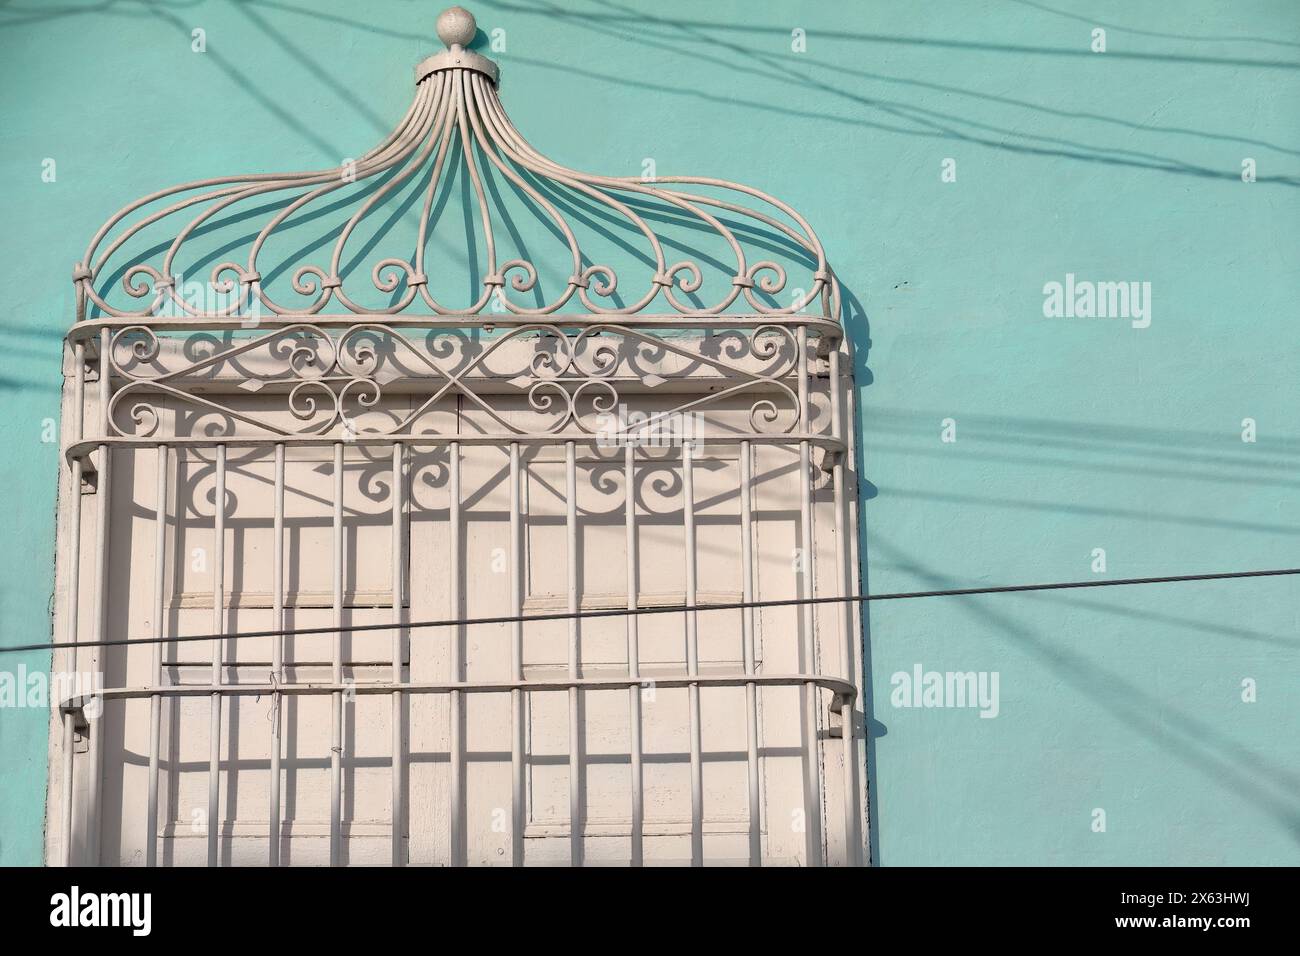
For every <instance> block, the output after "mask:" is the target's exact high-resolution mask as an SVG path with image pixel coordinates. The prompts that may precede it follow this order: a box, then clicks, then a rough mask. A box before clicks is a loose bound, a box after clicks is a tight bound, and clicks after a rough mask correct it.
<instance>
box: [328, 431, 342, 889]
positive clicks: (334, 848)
mask: <svg viewBox="0 0 1300 956" xmlns="http://www.w3.org/2000/svg"><path fill="white" fill-rule="evenodd" d="M334 626H335V627H342V626H343V443H342V442H335V443H334ZM333 656H334V667H333V679H334V683H335V684H342V683H343V632H342V631H335V632H334V655H333ZM330 708H331V712H330V727H331V731H330V866H339V865H340V863H341V862H342V843H343V693H342V691H337V690H336V691H334V692H333V693H332V694H330Z"/></svg>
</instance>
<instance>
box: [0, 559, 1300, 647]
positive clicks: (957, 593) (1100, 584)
mask: <svg viewBox="0 0 1300 956" xmlns="http://www.w3.org/2000/svg"><path fill="white" fill-rule="evenodd" d="M1288 574H1300V568H1275V569H1272V570H1268V571H1222V572H1218V573H1213V574H1175V575H1168V576H1165V577H1154V578H1114V579H1112V580H1102V581H1059V582H1056V583H1053V584H1003V585H997V586H991V587H983V588H947V589H943V590H936V591H896V592H894V593H892V594H853V595H848V596H846V597H819V598H785V599H779V600H771V601H728V602H724V603H721V604H695V605H686V604H679V605H665V606H663V607H641V608H635V609H629V608H611V609H609V610H605V611H555V612H553V613H549V614H503V615H497V616H493V617H468V618H452V619H449V620H442V621H409V622H407V623H404V624H393V623H391V622H389V623H387V624H349V625H342V626H337V627H336V626H332V625H331V626H321V627H290V628H281V629H278V630H268V631H237V632H235V633H233V634H191V635H184V636H180V637H137V638H123V639H119V640H113V641H58V642H49V643H46V644H19V645H17V646H15V647H0V653H3V652H6V651H8V652H16V651H43V650H54V649H66V648H74V647H124V646H126V645H128V644H131V645H137V644H181V643H188V642H189V641H217V640H222V641H224V640H237V639H241V638H250V637H301V636H303V635H307V634H352V633H356V632H359V631H391V630H394V629H395V628H396V629H402V630H415V629H417V628H429V627H472V626H474V625H476V624H513V623H514V622H516V621H523V622H528V621H568V620H574V619H577V620H588V619H591V618H600V617H627V616H630V615H642V614H684V613H687V612H689V611H738V610H743V609H745V608H764V607H795V606H799V605H804V604H839V603H844V602H851V603H858V602H863V603H865V602H867V601H902V600H908V599H911V598H932V597H961V596H963V595H972V594H1010V593H1013V592H1017V591H1061V590H1066V589H1069V588H1113V587H1120V586H1124V585H1134V584H1175V583H1178V582H1181V581H1223V580H1229V579H1232V578H1269V577H1279V576H1282V575H1288Z"/></svg>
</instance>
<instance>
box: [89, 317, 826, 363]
mask: <svg viewBox="0 0 1300 956" xmlns="http://www.w3.org/2000/svg"><path fill="white" fill-rule="evenodd" d="M374 322H382V323H383V324H384V325H386V326H391V327H392V328H397V329H445V330H455V329H510V328H517V327H519V326H523V325H551V326H558V327H559V328H581V327H584V326H589V325H600V326H610V327H611V331H616V330H617V328H618V327H619V326H624V327H626V328H630V329H656V330H662V329H680V330H691V329H748V328H758V327H761V326H765V325H772V326H782V327H789V326H795V325H806V326H807V327H808V331H809V332H810V333H816V334H818V335H824V336H826V337H827V339H828V343H829V342H830V341H835V342H838V341H839V340H840V339H841V338H842V337H843V335H844V328H843V326H841V325H840V324H839V323H838V322H836V321H835V320H834V319H828V318H826V317H825V316H821V315H813V314H809V313H803V312H799V313H793V314H791V313H780V314H773V315H764V314H762V313H753V312H748V313H742V312H737V313H734V314H731V313H726V312H721V313H709V314H704V315H683V314H681V313H673V314H666V315H646V314H644V313H632V314H624V313H618V312H592V313H586V314H584V313H571V314H564V315H514V314H510V313H491V314H485V313H460V314H449V315H413V314H409V313H408V314H404V315H403V314H399V315H389V314H386V313H368V312H358V313H353V314H350V315H311V314H309V313H302V314H294V313H275V314H272V315H267V316H260V317H248V316H246V317H238V316H235V317H230V318H222V319H217V318H183V317H177V318H167V317H165V316H144V317H139V316H137V317H132V318H127V317H123V318H111V319H86V320H83V321H80V322H77V323H76V324H74V325H73V326H72V327H71V328H70V329H69V330H68V332H67V340H68V342H70V343H76V342H86V343H87V344H92V345H93V344H94V343H95V342H97V341H98V337H99V330H100V329H110V330H112V329H118V330H120V329H127V328H136V327H141V326H146V327H148V328H149V329H151V330H152V331H154V332H222V331H232V332H240V331H243V332H266V331H274V330H275V329H277V328H284V327H289V326H296V325H314V326H316V327H318V328H322V329H348V328H351V327H352V326H354V325H367V324H369V323H374ZM90 351H91V353H92V354H93V353H94V349H93V348H92V349H90Z"/></svg>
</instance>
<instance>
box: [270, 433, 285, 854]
mask: <svg viewBox="0 0 1300 956" xmlns="http://www.w3.org/2000/svg"><path fill="white" fill-rule="evenodd" d="M272 535H273V536H274V538H275V542H274V544H273V546H272V552H273V554H272V558H271V560H272V561H274V562H275V567H274V568H273V569H272V571H271V588H272V589H273V590H274V592H275V594H274V596H273V597H272V601H273V602H274V607H273V610H272V612H271V613H272V618H273V624H272V626H273V627H274V628H276V629H277V630H283V629H284V444H283V443H279V444H277V445H276V446H275V519H274V528H273V530H272ZM271 679H272V683H273V684H275V685H277V686H278V685H280V684H282V683H283V682H284V637H283V636H277V637H273V638H271ZM283 706H284V695H282V694H281V693H280V692H279V691H275V692H274V693H272V695H271V793H270V800H271V807H270V821H271V832H270V841H271V848H270V864H271V866H279V865H280V812H281V810H280V762H281V752H282V750H283V746H282V744H281V740H280V735H281V728H282V727H283V725H284V717H283V714H282V713H281V710H280V709H281V707H283Z"/></svg>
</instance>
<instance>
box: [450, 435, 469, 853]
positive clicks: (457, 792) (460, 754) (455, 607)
mask: <svg viewBox="0 0 1300 956" xmlns="http://www.w3.org/2000/svg"><path fill="white" fill-rule="evenodd" d="M448 468H449V469H450V472H451V474H450V475H449V477H448V484H449V490H450V493H451V507H450V509H449V511H448V526H449V527H448V528H447V536H448V539H449V540H448V548H449V550H450V551H451V568H450V574H451V589H450V590H451V593H450V594H449V595H448V598H449V600H448V607H449V609H450V614H451V617H452V618H453V619H459V618H460V612H461V586H460V564H461V553H460V443H459V442H452V443H451V454H450V463H449V465H448ZM462 637H463V635H462V632H461V628H460V627H459V625H457V626H454V627H453V628H452V629H451V680H452V683H459V682H460V680H461V677H462V672H463V670H464V665H463V664H462V662H461V653H460V649H461V640H462ZM462 703H463V698H462V695H461V692H460V691H458V690H453V691H452V692H451V820H450V826H451V840H450V843H449V847H450V851H451V865H452V866H459V865H461V862H462V860H464V859H465V853H464V851H463V849H462V848H463V844H464V836H463V834H464V830H465V805H464V802H463V795H464V792H465V784H464V773H465V743H464V737H463V736H462V734H461V724H462V721H463V717H462V711H461V708H462Z"/></svg>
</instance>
